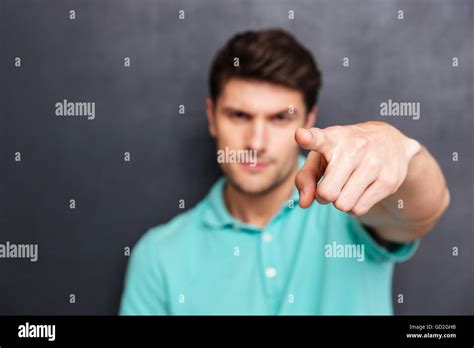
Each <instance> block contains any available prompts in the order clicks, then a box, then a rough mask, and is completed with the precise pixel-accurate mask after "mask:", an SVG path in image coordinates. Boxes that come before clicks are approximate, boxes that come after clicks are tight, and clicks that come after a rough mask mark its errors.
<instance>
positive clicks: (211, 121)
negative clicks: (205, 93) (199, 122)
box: [206, 97, 217, 138]
mask: <svg viewBox="0 0 474 348" xmlns="http://www.w3.org/2000/svg"><path fill="white" fill-rule="evenodd" d="M206 113H207V126H208V128H209V134H211V137H213V138H215V137H216V133H217V132H216V116H215V114H214V101H213V100H212V99H211V98H210V97H207V98H206Z"/></svg>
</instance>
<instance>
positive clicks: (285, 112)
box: [271, 107, 298, 116]
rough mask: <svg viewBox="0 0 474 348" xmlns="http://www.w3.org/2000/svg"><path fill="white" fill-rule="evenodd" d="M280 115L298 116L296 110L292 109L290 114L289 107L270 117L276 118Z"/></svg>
mask: <svg viewBox="0 0 474 348" xmlns="http://www.w3.org/2000/svg"><path fill="white" fill-rule="evenodd" d="M280 114H289V115H298V111H297V110H296V108H293V112H290V110H289V107H288V108H286V109H283V110H281V111H279V112H276V113H274V114H272V115H271V116H277V115H280Z"/></svg>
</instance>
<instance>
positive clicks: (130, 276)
mask: <svg viewBox="0 0 474 348" xmlns="http://www.w3.org/2000/svg"><path fill="white" fill-rule="evenodd" d="M149 237H150V233H147V234H145V235H144V236H143V237H142V238H141V239H140V240H139V241H138V243H137V244H136V245H135V247H134V248H133V250H132V254H131V256H130V261H129V263H128V267H127V272H126V276H125V286H124V292H123V294H122V299H121V303H120V310H119V314H120V315H166V314H168V313H167V312H168V311H167V306H166V299H165V291H164V284H163V279H162V278H163V276H162V274H161V272H160V268H159V265H158V263H157V261H158V260H157V257H156V254H154V253H153V244H152V242H153V241H152V239H151V238H149Z"/></svg>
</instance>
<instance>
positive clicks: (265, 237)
mask: <svg viewBox="0 0 474 348" xmlns="http://www.w3.org/2000/svg"><path fill="white" fill-rule="evenodd" d="M272 239H273V236H272V235H271V234H270V233H268V232H264V233H263V241H264V242H266V243H270V242H271V241H272Z"/></svg>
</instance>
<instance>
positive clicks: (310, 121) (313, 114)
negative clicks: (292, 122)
mask: <svg viewBox="0 0 474 348" xmlns="http://www.w3.org/2000/svg"><path fill="white" fill-rule="evenodd" d="M317 114H318V106H317V105H314V106H313V108H312V109H311V111H310V112H309V114H308V115H306V120H305V123H304V128H312V127H314V125H315V123H316V118H317Z"/></svg>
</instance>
